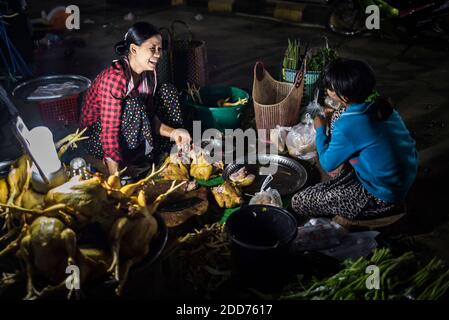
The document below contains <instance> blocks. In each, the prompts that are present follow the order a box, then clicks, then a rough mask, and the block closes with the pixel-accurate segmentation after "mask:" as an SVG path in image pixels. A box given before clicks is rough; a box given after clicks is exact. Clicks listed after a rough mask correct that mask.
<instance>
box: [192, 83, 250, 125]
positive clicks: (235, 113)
mask: <svg viewBox="0 0 449 320" xmlns="http://www.w3.org/2000/svg"><path fill="white" fill-rule="evenodd" d="M200 96H201V99H202V100H203V105H199V104H196V103H194V102H193V100H192V98H191V97H190V96H187V98H186V101H185V103H184V105H185V106H186V107H187V109H188V110H189V111H192V118H193V119H192V120H199V121H201V129H202V130H206V129H209V128H216V129H218V130H221V131H224V130H225V129H236V128H239V127H240V126H241V117H242V113H243V110H244V108H245V107H246V105H244V106H233V107H218V106H217V101H218V100H220V99H226V98H228V97H230V98H231V99H230V102H235V101H237V100H238V99H239V98H240V99H245V98H246V99H248V100H249V94H248V93H247V92H246V91H245V90H242V89H240V88H237V87H232V86H223V85H214V86H204V87H202V88H200Z"/></svg>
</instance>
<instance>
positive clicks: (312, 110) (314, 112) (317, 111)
mask: <svg viewBox="0 0 449 320" xmlns="http://www.w3.org/2000/svg"><path fill="white" fill-rule="evenodd" d="M319 94H320V91H319V90H318V89H316V90H315V96H314V99H313V100H312V101H310V102H309V104H308V105H307V106H306V107H305V109H304V110H305V111H304V116H303V118H302V119H301V122H303V123H307V120H308V119H307V118H306V117H307V114H309V116H310V117H311V118H312V119H314V118H315V117H316V116H318V115H320V116H323V117H324V116H325V113H324V109H323V107H322V106H321V105H320V104H319V103H318V97H319Z"/></svg>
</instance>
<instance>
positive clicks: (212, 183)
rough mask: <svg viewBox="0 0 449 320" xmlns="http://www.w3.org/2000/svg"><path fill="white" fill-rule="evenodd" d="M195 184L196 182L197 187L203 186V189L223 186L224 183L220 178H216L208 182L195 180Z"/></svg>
mask: <svg viewBox="0 0 449 320" xmlns="http://www.w3.org/2000/svg"><path fill="white" fill-rule="evenodd" d="M195 180H196V182H198V184H199V185H201V186H205V187H215V186H219V185H220V184H223V183H224V182H225V181H224V179H223V177H222V176H218V177H215V178H212V179H209V180H201V179H195Z"/></svg>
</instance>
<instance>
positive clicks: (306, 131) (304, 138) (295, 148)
mask: <svg viewBox="0 0 449 320" xmlns="http://www.w3.org/2000/svg"><path fill="white" fill-rule="evenodd" d="M315 137H316V131H315V127H314V126H313V120H312V117H311V116H310V114H308V113H307V114H306V116H305V123H299V124H297V125H296V126H294V127H293V128H292V129H291V131H290V132H289V133H288V135H287V139H286V144H287V148H288V153H289V154H290V155H291V156H292V157H298V158H299V159H302V160H309V159H311V158H313V157H315V156H316V144H315Z"/></svg>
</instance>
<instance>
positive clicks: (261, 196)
mask: <svg viewBox="0 0 449 320" xmlns="http://www.w3.org/2000/svg"><path fill="white" fill-rule="evenodd" d="M272 180H273V176H272V175H268V176H267V178H266V179H265V181H264V182H263V184H262V187H261V188H260V192H257V193H256V194H255V195H254V196H253V197H252V198H251V200H250V201H249V204H250V205H253V204H267V205H271V206H275V207H279V208H282V198H281V195H280V194H279V191H277V190H276V189H271V188H267V186H268V184H269V183H270V182H271V181H272Z"/></svg>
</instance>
